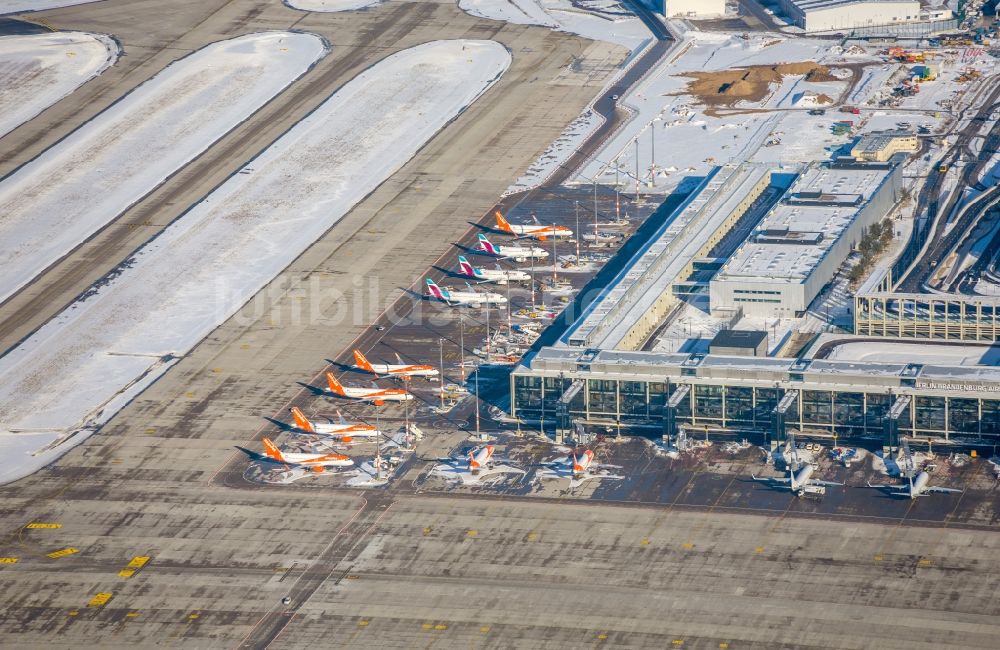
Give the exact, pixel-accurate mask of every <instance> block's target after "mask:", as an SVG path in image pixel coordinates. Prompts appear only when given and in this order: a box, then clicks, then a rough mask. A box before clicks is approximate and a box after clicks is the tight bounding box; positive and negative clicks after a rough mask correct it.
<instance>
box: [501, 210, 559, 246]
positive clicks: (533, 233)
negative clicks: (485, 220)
mask: <svg viewBox="0 0 1000 650" xmlns="http://www.w3.org/2000/svg"><path fill="white" fill-rule="evenodd" d="M494 216H496V221H497V230H499V231H501V232H505V233H507V234H510V235H516V236H517V237H531V238H532V239H537V240H539V241H545V240H546V239H548V238H550V237H553V238H558V237H572V236H573V231H572V230H570V229H569V228H567V227H566V226H557V225H555V224H552V225H551V226H545V225H542V224H540V223H538V219H537V218H536V217H534V216H532V217H531V218H532V219H534V220H535V225H533V226H513V225H511V224H510V223H509V222H508V221H507V220H506V219H504V216H503V215H502V214H500V212H499V211H498V212H495V213H494Z"/></svg>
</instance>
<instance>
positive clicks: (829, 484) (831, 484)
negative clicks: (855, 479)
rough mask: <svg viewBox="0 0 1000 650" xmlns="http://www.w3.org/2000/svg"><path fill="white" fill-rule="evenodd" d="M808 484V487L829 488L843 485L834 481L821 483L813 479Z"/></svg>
mask: <svg viewBox="0 0 1000 650" xmlns="http://www.w3.org/2000/svg"><path fill="white" fill-rule="evenodd" d="M809 484H810V485H826V486H829V487H841V486H843V485H844V484H843V483H837V482H836V481H821V480H819V479H815V478H814V479H809Z"/></svg>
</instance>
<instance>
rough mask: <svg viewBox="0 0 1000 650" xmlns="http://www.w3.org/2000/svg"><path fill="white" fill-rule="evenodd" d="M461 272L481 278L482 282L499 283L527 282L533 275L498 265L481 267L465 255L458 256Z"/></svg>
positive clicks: (471, 276) (475, 278)
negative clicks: (495, 266) (486, 267)
mask: <svg viewBox="0 0 1000 650" xmlns="http://www.w3.org/2000/svg"><path fill="white" fill-rule="evenodd" d="M458 269H459V272H460V273H461V274H462V275H464V276H465V277H467V278H472V279H473V280H479V281H480V282H496V283H497V284H507V283H509V282H527V281H528V280H530V279H531V276H530V275H528V274H527V273H525V272H524V271H508V270H507V269H502V268H500V265H499V264H498V265H497V268H495V269H481V268H478V267H475V266H472V264H471V263H470V262H469V260H467V259H465V256H463V255H459V256H458Z"/></svg>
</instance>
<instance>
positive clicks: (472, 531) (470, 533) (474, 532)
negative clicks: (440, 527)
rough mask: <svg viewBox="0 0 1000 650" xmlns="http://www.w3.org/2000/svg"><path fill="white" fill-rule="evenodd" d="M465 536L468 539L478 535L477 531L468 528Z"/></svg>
mask: <svg viewBox="0 0 1000 650" xmlns="http://www.w3.org/2000/svg"><path fill="white" fill-rule="evenodd" d="M465 534H466V535H467V536H468V537H475V536H476V535H478V534H479V531H477V530H473V529H471V528H470V529H469V530H468V532H466V533H465Z"/></svg>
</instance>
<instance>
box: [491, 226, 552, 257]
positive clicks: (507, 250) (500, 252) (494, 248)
mask: <svg viewBox="0 0 1000 650" xmlns="http://www.w3.org/2000/svg"><path fill="white" fill-rule="evenodd" d="M479 250H481V251H483V252H484V253H487V254H488V255H493V256H494V257H499V258H502V259H506V260H514V261H515V262H524V261H527V260H528V259H536V260H540V259H545V258H546V257H548V256H549V252H548V251H546V250H543V249H541V248H538V247H537V246H500V245H497V244H493V243H492V242H490V240H489V238H488V237H487V236H486V235H484V234H482V233H479Z"/></svg>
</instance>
